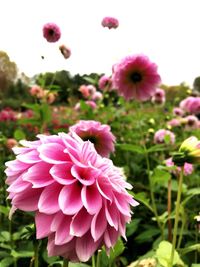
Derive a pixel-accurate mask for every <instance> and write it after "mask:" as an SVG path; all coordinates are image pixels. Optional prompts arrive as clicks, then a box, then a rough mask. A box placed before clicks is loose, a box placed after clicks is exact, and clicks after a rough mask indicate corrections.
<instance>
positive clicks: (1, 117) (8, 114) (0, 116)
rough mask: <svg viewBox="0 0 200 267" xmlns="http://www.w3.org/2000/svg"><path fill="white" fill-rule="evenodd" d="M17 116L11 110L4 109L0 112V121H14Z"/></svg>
mask: <svg viewBox="0 0 200 267" xmlns="http://www.w3.org/2000/svg"><path fill="white" fill-rule="evenodd" d="M16 120H17V114H16V112H15V111H14V110H12V109H11V108H4V109H2V110H1V111H0V121H16Z"/></svg>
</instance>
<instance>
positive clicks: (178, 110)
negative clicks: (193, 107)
mask: <svg viewBox="0 0 200 267" xmlns="http://www.w3.org/2000/svg"><path fill="white" fill-rule="evenodd" d="M184 113H185V112H184V111H183V110H182V109H181V108H179V107H175V108H174V109H173V114H174V115H175V116H179V117H182V116H183V115H184Z"/></svg>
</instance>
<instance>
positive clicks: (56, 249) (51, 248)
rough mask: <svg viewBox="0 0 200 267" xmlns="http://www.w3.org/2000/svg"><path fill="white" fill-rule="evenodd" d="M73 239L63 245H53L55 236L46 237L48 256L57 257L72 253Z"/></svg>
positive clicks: (73, 247)
mask: <svg viewBox="0 0 200 267" xmlns="http://www.w3.org/2000/svg"><path fill="white" fill-rule="evenodd" d="M75 240H76V239H75V238H73V239H72V240H71V241H70V242H68V243H66V244H64V245H60V246H59V245H55V235H54V234H51V235H50V236H49V237H48V244H47V251H48V256H49V257H51V256H57V255H61V256H63V255H64V254H65V253H67V252H70V251H73V250H74V249H75Z"/></svg>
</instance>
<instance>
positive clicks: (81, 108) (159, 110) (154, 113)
mask: <svg viewBox="0 0 200 267" xmlns="http://www.w3.org/2000/svg"><path fill="white" fill-rule="evenodd" d="M102 27H104V28H105V30H110V31H113V30H114V31H116V30H117V28H118V27H120V24H119V22H118V20H117V19H116V18H113V17H105V18H104V19H103V20H102ZM42 34H43V37H44V39H45V42H48V43H49V45H51V43H58V55H59V56H63V57H64V59H66V60H68V59H69V58H70V57H72V56H73V49H72V52H71V48H69V47H67V46H66V45H64V44H59V39H60V36H61V34H62V31H61V29H60V28H59V26H57V25H56V24H55V23H46V24H45V25H44V27H43V29H42ZM0 57H1V58H4V59H5V60H4V62H7V65H6V66H8V67H9V66H10V67H9V68H7V69H6V68H4V71H2V68H1V73H2V77H3V78H2V77H1V76H0V85H1V87H2V88H3V86H4V88H5V89H4V90H2V89H0V97H1V102H0V153H1V157H0V160H1V165H0V166H1V167H0V172H1V173H0V267H6V266H12V267H17V266H19V267H25V266H29V267H45V266H55V267H59V266H63V267H66V266H69V267H87V266H88V267H89V266H91V267H122V266H127V267H173V266H177V267H184V266H185V267H200V213H199V212H200V178H199V175H200V141H199V140H200V121H199V119H200V93H199V88H198V84H197V80H196V84H195V86H194V87H193V88H189V87H188V86H187V85H186V84H184V83H182V84H180V85H178V86H168V85H165V84H162V77H161V75H160V74H159V71H158V66H157V64H156V63H155V62H153V61H151V59H150V58H149V57H148V56H147V55H143V54H132V55H127V56H126V57H124V58H122V59H121V60H120V61H119V62H113V66H111V74H110V76H108V75H106V74H104V73H100V74H98V73H91V74H84V75H79V74H77V75H74V76H73V75H72V74H70V72H68V71H65V70H63V71H56V72H54V73H51V72H46V73H40V74H36V75H35V76H34V77H32V78H27V77H23V76H20V77H18V78H17V79H11V78H10V77H11V76H12V75H14V70H15V66H14V63H13V62H11V61H10V59H9V57H8V56H7V54H6V53H5V52H1V53H0ZM1 62H2V61H1ZM11 67H12V68H11Z"/></svg>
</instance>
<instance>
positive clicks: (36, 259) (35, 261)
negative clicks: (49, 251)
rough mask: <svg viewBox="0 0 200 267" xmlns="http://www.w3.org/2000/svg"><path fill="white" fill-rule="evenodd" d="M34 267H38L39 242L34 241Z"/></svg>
mask: <svg viewBox="0 0 200 267" xmlns="http://www.w3.org/2000/svg"><path fill="white" fill-rule="evenodd" d="M34 267H39V242H38V241H37V240H36V241H35V242H34Z"/></svg>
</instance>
